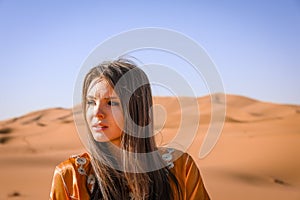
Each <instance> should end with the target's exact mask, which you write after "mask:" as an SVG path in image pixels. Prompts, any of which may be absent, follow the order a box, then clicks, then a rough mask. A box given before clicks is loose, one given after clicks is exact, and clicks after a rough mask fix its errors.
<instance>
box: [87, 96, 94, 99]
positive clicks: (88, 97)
mask: <svg viewBox="0 0 300 200" xmlns="http://www.w3.org/2000/svg"><path fill="white" fill-rule="evenodd" d="M86 98H87V99H96V97H94V96H92V95H88V96H87V97H86Z"/></svg>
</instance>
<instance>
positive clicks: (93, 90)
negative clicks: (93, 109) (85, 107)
mask: <svg viewBox="0 0 300 200" xmlns="http://www.w3.org/2000/svg"><path fill="white" fill-rule="evenodd" d="M114 94H115V92H114V90H113V88H112V87H111V86H110V84H109V83H108V81H107V80H105V79H95V80H93V81H92V82H91V84H90V86H89V88H88V91H87V95H88V96H93V97H110V96H112V95H114Z"/></svg>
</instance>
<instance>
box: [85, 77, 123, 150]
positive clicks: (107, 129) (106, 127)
mask: <svg viewBox="0 0 300 200" xmlns="http://www.w3.org/2000/svg"><path fill="white" fill-rule="evenodd" d="M86 103H87V105H86V119H87V123H88V126H89V128H90V130H91V133H92V135H93V137H94V139H95V140H96V141H98V142H108V141H110V142H112V143H114V144H115V145H117V146H120V142H121V140H120V139H121V135H122V133H123V127H124V117H123V110H122V106H121V102H120V99H119V97H118V96H117V94H116V93H115V92H114V90H113V88H112V87H111V86H110V85H109V84H108V82H107V81H105V80H101V81H100V82H95V81H93V82H92V83H91V85H90V87H89V88H88V92H87V97H86Z"/></svg>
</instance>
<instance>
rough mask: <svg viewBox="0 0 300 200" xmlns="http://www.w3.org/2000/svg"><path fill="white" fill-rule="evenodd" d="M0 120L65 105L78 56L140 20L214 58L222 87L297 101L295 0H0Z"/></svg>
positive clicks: (298, 20)
mask: <svg viewBox="0 0 300 200" xmlns="http://www.w3.org/2000/svg"><path fill="white" fill-rule="evenodd" d="M0 27H1V31H0V34H1V37H0V55H1V59H0V67H1V68H0V74H1V86H0V90H1V104H0V108H1V112H0V120H1V119H5V118H9V117H15V116H19V115H22V114H25V113H27V112H30V111H34V110H38V109H43V108H49V107H67V108H70V107H72V103H73V99H72V98H73V89H74V82H75V80H76V77H77V74H78V71H79V69H80V66H81V64H82V62H83V61H84V59H85V58H86V57H87V55H88V54H89V53H90V51H91V50H92V49H94V48H95V47H96V46H97V45H98V44H99V43H101V42H102V41H104V40H105V39H107V38H109V37H111V36H112V35H116V34H118V33H120V32H123V31H126V30H130V29H134V28H142V27H161V28H168V29H173V30H176V31H179V32H181V33H183V34H185V35H187V36H189V37H191V38H193V39H194V40H195V41H196V42H197V43H199V44H200V45H201V46H202V47H204V49H205V50H206V51H207V53H208V54H209V56H210V57H211V58H212V60H213V61H214V63H215V64H216V66H217V68H218V70H219V72H220V74H221V77H222V79H223V82H224V87H225V91H226V93H231V94H239V95H244V96H248V97H251V98H255V99H259V100H262V101H268V102H276V103H290V104H300V78H299V77H300V37H299V35H300V1H297V0H278V1H271V0H269V1H267V0H265V1H256V0H255V1H230V0H229V1H201V0H198V1H196V0H195V1H189V0H187V1H182V0H167V1H140V0H139V1H138V0H130V1H101V0H97V1H96V0H95V1H92V0H89V1H79V0H48V1H46V0H45V1H39V0H26V1H22V0H0Z"/></svg>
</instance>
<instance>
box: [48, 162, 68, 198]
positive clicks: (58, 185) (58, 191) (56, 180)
mask: <svg viewBox="0 0 300 200" xmlns="http://www.w3.org/2000/svg"><path fill="white" fill-rule="evenodd" d="M67 199H70V198H69V195H68V191H67V188H66V184H65V181H64V179H63V176H62V174H61V170H60V169H59V168H58V167H56V169H55V171H54V175H53V180H52V187H51V192H50V200H67Z"/></svg>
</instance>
